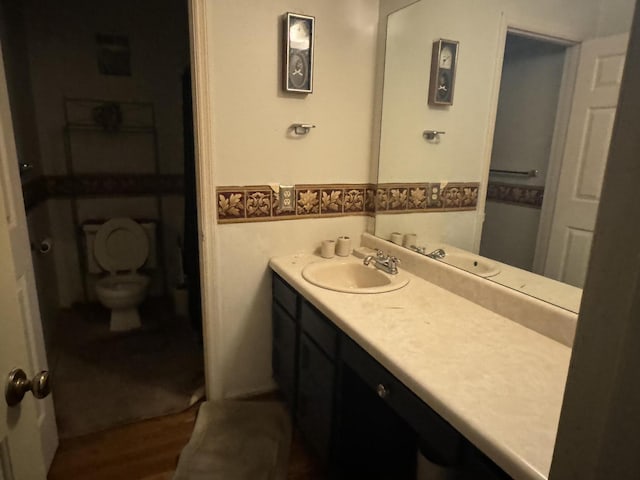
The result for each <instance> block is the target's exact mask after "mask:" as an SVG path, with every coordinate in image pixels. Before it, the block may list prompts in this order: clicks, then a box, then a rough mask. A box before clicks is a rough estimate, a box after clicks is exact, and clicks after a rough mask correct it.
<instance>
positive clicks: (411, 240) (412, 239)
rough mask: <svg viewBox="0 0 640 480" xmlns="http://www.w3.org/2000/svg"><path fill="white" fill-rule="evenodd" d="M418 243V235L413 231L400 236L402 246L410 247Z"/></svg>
mask: <svg viewBox="0 0 640 480" xmlns="http://www.w3.org/2000/svg"><path fill="white" fill-rule="evenodd" d="M417 244H418V236H417V235H416V234H415V233H405V234H404V237H403V238H402V246H403V247H407V248H409V247H411V246H415V245H417Z"/></svg>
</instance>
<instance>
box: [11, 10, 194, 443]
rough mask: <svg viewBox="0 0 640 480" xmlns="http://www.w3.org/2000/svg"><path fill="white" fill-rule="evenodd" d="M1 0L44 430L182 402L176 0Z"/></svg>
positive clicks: (180, 85)
mask: <svg viewBox="0 0 640 480" xmlns="http://www.w3.org/2000/svg"><path fill="white" fill-rule="evenodd" d="M0 8H1V13H2V17H1V18H0V34H1V36H2V48H3V54H4V60H5V70H6V76H7V85H8V89H9V96H10V104H11V113H12V120H13V126H14V131H15V140H16V146H17V153H18V158H19V161H20V164H21V166H22V168H21V180H22V187H23V197H24V200H25V209H26V214H27V223H28V230H29V237H30V242H31V247H32V257H33V266H34V272H35V277H36V284H37V290H38V303H39V307H40V312H41V321H42V329H43V332H44V338H45V345H46V350H47V357H48V363H49V370H50V372H51V375H52V378H53V383H54V385H55V387H54V389H53V399H54V403H55V410H56V418H57V424H58V433H59V436H60V437H61V438H70V437H75V436H79V435H82V434H85V433H89V432H93V431H98V430H102V429H105V428H109V427H112V426H114V425H118V424H123V423H128V422H133V421H137V420H141V419H143V418H150V417H154V416H159V415H164V414H167V413H171V412H177V411H180V410H183V409H185V408H187V407H188V406H189V405H190V404H191V403H193V402H194V401H195V400H197V399H198V398H199V397H200V396H201V395H202V392H203V391H204V389H203V385H204V360H203V352H202V329H201V312H200V285H199V272H198V264H199V260H198V243H197V211H196V192H195V160H194V149H193V122H192V111H191V85H190V77H189V59H190V54H189V28H188V15H187V3H186V2H184V1H181V0H160V1H158V0H153V1H151V0H147V1H140V2H133V3H132V2H128V1H126V0H116V1H113V2H102V3H100V2H98V3H96V2H83V1H81V0H66V1H63V2H55V3H51V4H47V5H45V4H42V3H41V2H31V1H27V2H11V1H10V0H0ZM125 303H126V305H124V304H125Z"/></svg>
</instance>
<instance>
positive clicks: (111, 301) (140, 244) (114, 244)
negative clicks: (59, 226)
mask: <svg viewBox="0 0 640 480" xmlns="http://www.w3.org/2000/svg"><path fill="white" fill-rule="evenodd" d="M86 231H87V229H85V232H86ZM89 243H91V244H92V248H93V257H94V258H95V261H96V263H97V264H98V265H99V266H100V267H101V268H102V270H103V271H106V272H108V273H109V275H107V276H106V277H103V278H101V279H100V280H98V281H97V283H96V295H97V297H98V300H100V303H102V305H104V306H105V307H107V308H109V309H110V310H111V324H110V329H111V331H114V332H121V331H126V330H133V329H135V328H139V327H140V326H141V325H142V323H141V322H140V314H139V313H138V306H139V305H140V303H142V301H143V300H144V299H145V297H146V295H147V289H148V287H149V277H147V276H145V275H142V274H139V273H137V270H138V269H139V268H140V267H142V266H143V265H144V264H145V262H146V261H147V258H148V257H149V238H148V236H147V233H146V232H145V230H144V229H143V228H142V227H141V226H140V225H139V224H138V223H136V222H135V221H133V220H132V219H130V218H112V219H111V220H109V221H107V222H105V223H103V224H102V225H100V226H98V227H97V230H95V238H93V241H92V242H88V244H87V248H90V246H89ZM91 253H92V252H91V251H89V254H90V255H91Z"/></svg>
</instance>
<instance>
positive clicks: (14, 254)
mask: <svg viewBox="0 0 640 480" xmlns="http://www.w3.org/2000/svg"><path fill="white" fill-rule="evenodd" d="M0 47H1V46H0ZM13 368H21V369H23V370H24V371H25V372H26V374H27V375H28V376H29V378H31V377H32V376H33V375H35V374H36V373H37V372H39V371H40V370H46V369H47V358H46V353H45V347H44V340H43V335H42V326H41V323H40V310H39V307H38V298H37V292H36V285H35V277H34V273H33V265H32V262H31V249H30V244H29V238H28V233H27V221H26V216H25V211H24V204H23V200H22V188H21V184H20V175H19V172H18V157H17V154H16V147H15V140H14V136H13V126H12V121H11V110H10V105H9V95H8V92H7V82H6V78H5V71H4V61H3V58H2V54H1V48H0V392H1V393H2V395H1V396H0V480H22V479H29V480H31V479H33V480H38V479H41V478H42V479H44V478H45V477H46V472H47V469H48V466H49V465H50V463H51V461H52V459H53V456H54V454H55V450H56V448H57V445H58V435H57V430H56V424H55V417H54V411H53V401H52V399H51V396H49V397H47V398H45V399H43V400H36V399H35V398H34V397H33V396H32V395H31V394H30V393H28V394H27V395H26V397H25V398H24V400H23V401H22V402H21V403H20V404H19V405H18V406H14V407H8V406H7V404H6V403H5V399H4V389H5V384H6V380H7V376H8V374H9V372H10V371H11V370H12V369H13Z"/></svg>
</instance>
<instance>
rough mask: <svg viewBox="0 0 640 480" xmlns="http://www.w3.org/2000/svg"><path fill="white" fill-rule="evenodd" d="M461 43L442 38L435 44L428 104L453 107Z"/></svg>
mask: <svg viewBox="0 0 640 480" xmlns="http://www.w3.org/2000/svg"><path fill="white" fill-rule="evenodd" d="M459 50H460V42H457V41H455V40H446V39H444V38H441V39H439V40H436V41H435V42H433V49H432V53H431V78H430V80H429V93H428V98H427V102H428V103H429V105H434V106H449V105H453V93H454V89H455V82H456V68H457V67H458V58H459Z"/></svg>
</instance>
